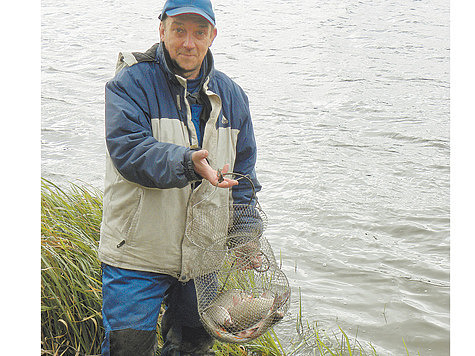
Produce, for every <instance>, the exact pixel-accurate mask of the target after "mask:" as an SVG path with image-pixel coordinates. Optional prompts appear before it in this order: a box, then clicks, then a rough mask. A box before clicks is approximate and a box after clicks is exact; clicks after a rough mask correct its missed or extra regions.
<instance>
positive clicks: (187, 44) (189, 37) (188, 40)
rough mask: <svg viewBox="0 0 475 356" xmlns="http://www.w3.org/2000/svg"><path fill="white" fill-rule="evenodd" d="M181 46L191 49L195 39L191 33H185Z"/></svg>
mask: <svg viewBox="0 0 475 356" xmlns="http://www.w3.org/2000/svg"><path fill="white" fill-rule="evenodd" d="M183 46H184V47H185V48H188V49H193V48H194V47H195V40H194V38H193V35H192V34H187V35H186V37H185V42H184V43H183Z"/></svg>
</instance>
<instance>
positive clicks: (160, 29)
mask: <svg viewBox="0 0 475 356" xmlns="http://www.w3.org/2000/svg"><path fill="white" fill-rule="evenodd" d="M158 33H159V35H160V42H163V40H164V38H165V25H164V24H163V21H160V25H159V26H158Z"/></svg>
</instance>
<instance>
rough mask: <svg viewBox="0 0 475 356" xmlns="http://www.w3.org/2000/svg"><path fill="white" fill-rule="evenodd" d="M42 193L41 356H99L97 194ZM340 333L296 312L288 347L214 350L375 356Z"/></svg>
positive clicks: (48, 188) (75, 189)
mask: <svg viewBox="0 0 475 356" xmlns="http://www.w3.org/2000/svg"><path fill="white" fill-rule="evenodd" d="M41 193H42V194H41V349H42V351H41V354H42V355H58V356H59V355H64V356H67V355H99V354H100V350H101V342H102V339H103V335H104V330H103V327H102V315H101V304H102V295H101V265H100V262H99V260H98V258H97V246H98V243H99V229H100V223H101V218H102V193H101V192H100V191H98V190H96V189H94V188H91V187H84V186H78V185H75V184H71V185H70V187H69V189H67V190H63V189H62V188H60V187H59V186H57V185H55V184H54V183H52V182H50V181H48V180H45V179H43V180H42V188H41ZM300 305H301V303H300ZM159 328H160V318H159V324H158V325H157V330H159ZM340 331H341V333H339V334H338V335H339V336H338V337H337V336H336V335H335V334H334V339H333V340H330V338H328V337H327V336H326V335H322V334H321V332H320V331H319V329H318V328H317V327H316V324H315V325H313V326H311V325H310V324H308V323H307V324H306V326H305V327H304V323H303V321H302V312H301V310H300V312H299V313H298V317H297V332H296V335H295V337H294V338H293V340H294V341H292V342H291V345H285V346H283V345H282V344H281V342H280V341H279V338H278V336H277V334H276V333H275V331H274V330H272V329H271V330H270V331H268V332H267V333H266V334H265V335H263V336H262V337H260V338H258V339H256V340H254V341H253V342H252V343H250V344H247V345H245V346H243V345H233V344H224V343H220V342H216V343H215V345H214V350H215V351H216V355H218V356H219V355H229V356H242V355H268V356H282V355H322V356H323V355H341V356H343V355H350V356H351V355H376V351H375V350H374V348H373V347H372V346H370V349H369V351H365V350H364V348H363V346H362V345H360V344H359V343H358V342H357V341H356V339H355V340H353V341H350V338H349V337H348V336H347V335H346V334H345V333H344V332H343V330H340ZM157 337H158V343H159V346H161V345H162V340H161V338H160V336H159V333H158V336H157Z"/></svg>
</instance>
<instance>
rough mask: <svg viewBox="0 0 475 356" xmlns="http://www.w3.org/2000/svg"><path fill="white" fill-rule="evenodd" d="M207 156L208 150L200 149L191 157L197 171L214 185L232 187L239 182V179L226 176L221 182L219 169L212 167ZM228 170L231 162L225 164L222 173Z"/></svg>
mask: <svg viewBox="0 0 475 356" xmlns="http://www.w3.org/2000/svg"><path fill="white" fill-rule="evenodd" d="M206 157H208V151H206V150H199V151H195V152H193V153H192V155H191V159H192V161H193V165H194V167H195V172H196V173H198V174H199V175H200V176H202V177H203V178H204V179H206V180H207V181H209V182H210V183H211V184H212V185H215V186H218V187H220V188H231V187H232V186H234V185H237V184H239V182H238V181H237V180H234V179H229V178H225V177H223V179H222V181H221V182H220V179H219V178H220V175H219V173H218V171H216V170H214V169H213V168H211V166H210V165H209V163H208V161H207V160H206ZM228 170H229V164H225V165H224V167H223V169H222V170H221V174H226V173H227V172H228Z"/></svg>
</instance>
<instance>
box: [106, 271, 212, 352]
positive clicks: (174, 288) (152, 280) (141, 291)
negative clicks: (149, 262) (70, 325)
mask: <svg viewBox="0 0 475 356" xmlns="http://www.w3.org/2000/svg"><path fill="white" fill-rule="evenodd" d="M102 296H103V304H102V316H103V324H104V329H105V338H104V341H103V343H102V355H103V356H109V355H111V356H154V355H155V353H156V349H157V335H156V328H157V320H158V315H159V313H160V306H161V304H162V301H165V304H166V305H167V309H166V311H165V313H164V315H163V317H162V323H161V333H162V336H163V340H164V345H163V348H162V353H161V355H162V356H168V355H173V356H185V355H186V356H191V355H196V356H198V355H214V353H213V352H212V351H210V348H211V347H212V346H213V344H214V340H213V338H212V337H211V336H210V335H209V334H208V333H207V332H206V330H205V329H204V328H203V326H202V324H201V322H200V319H199V316H198V312H197V305H196V293H195V286H194V283H193V281H189V282H187V283H180V282H178V280H177V279H176V278H173V277H171V276H168V275H165V274H158V273H152V272H142V271H132V270H126V269H121V268H117V267H112V266H109V265H106V264H103V265H102Z"/></svg>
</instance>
